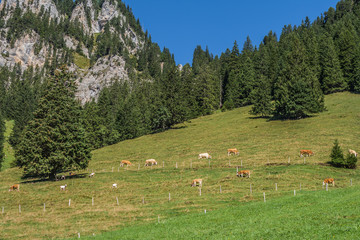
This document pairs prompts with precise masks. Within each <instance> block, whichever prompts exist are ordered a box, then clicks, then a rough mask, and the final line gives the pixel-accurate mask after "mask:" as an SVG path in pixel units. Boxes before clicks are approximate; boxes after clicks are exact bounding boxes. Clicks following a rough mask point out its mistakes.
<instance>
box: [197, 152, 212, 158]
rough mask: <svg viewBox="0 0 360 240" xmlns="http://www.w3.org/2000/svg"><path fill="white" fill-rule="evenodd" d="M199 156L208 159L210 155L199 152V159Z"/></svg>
mask: <svg viewBox="0 0 360 240" xmlns="http://www.w3.org/2000/svg"><path fill="white" fill-rule="evenodd" d="M201 158H206V159H209V158H211V156H210V154H208V153H200V154H199V159H201Z"/></svg>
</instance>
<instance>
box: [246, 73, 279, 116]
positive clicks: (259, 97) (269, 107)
mask: <svg viewBox="0 0 360 240" xmlns="http://www.w3.org/2000/svg"><path fill="white" fill-rule="evenodd" d="M250 99H251V102H252V104H253V106H252V107H251V110H250V114H252V115H260V116H261V117H265V116H270V115H271V114H272V112H273V104H272V101H271V100H272V99H271V85H270V82H269V80H268V78H267V77H265V76H264V75H260V76H259V77H258V80H257V83H256V86H255V87H254V89H253V91H252V92H251V94H250Z"/></svg>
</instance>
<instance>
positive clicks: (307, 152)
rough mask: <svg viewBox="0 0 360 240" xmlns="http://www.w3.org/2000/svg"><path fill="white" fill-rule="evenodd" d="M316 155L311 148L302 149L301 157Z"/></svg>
mask: <svg viewBox="0 0 360 240" xmlns="http://www.w3.org/2000/svg"><path fill="white" fill-rule="evenodd" d="M312 155H314V153H313V151H311V150H300V157H303V156H309V157H310V156H312Z"/></svg>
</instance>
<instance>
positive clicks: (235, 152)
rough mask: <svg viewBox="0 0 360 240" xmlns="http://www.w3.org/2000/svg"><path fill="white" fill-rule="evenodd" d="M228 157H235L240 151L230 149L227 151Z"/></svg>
mask: <svg viewBox="0 0 360 240" xmlns="http://www.w3.org/2000/svg"><path fill="white" fill-rule="evenodd" d="M227 153H228V156H230V154H232V153H233V154H234V155H239V151H238V150H237V149H236V148H229V149H228V150H227Z"/></svg>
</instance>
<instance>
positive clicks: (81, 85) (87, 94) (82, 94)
mask: <svg viewBox="0 0 360 240" xmlns="http://www.w3.org/2000/svg"><path fill="white" fill-rule="evenodd" d="M128 80H129V76H128V73H127V71H126V69H125V61H124V59H123V58H122V57H120V56H112V57H111V58H109V57H108V56H105V57H102V58H99V59H98V60H97V61H96V63H95V64H94V66H93V67H91V68H90V69H89V71H88V72H85V73H84V74H83V75H81V76H80V77H79V78H78V81H77V82H78V91H77V94H76V97H77V98H78V99H80V100H81V102H82V103H83V104H84V103H86V102H88V101H90V100H91V99H95V100H97V98H98V97H99V93H100V91H101V90H102V89H103V88H104V87H107V86H109V85H110V84H111V83H113V82H115V81H120V82H122V81H128Z"/></svg>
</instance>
